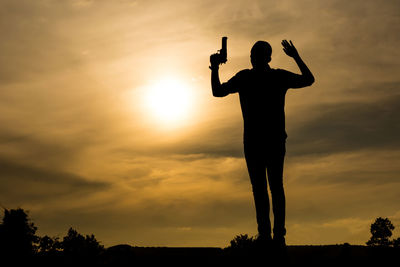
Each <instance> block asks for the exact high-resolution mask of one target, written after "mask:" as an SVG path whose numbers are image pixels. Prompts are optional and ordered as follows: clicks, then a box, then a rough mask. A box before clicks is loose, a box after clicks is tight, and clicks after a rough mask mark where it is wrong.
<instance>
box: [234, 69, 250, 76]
mask: <svg viewBox="0 0 400 267" xmlns="http://www.w3.org/2000/svg"><path fill="white" fill-rule="evenodd" d="M250 72H251V70H250V69H243V70H240V71H239V72H238V73H236V75H246V74H249V73H250Z"/></svg>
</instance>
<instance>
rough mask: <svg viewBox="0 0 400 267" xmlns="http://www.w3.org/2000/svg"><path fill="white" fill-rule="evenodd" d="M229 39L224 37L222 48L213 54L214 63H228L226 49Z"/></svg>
mask: <svg viewBox="0 0 400 267" xmlns="http://www.w3.org/2000/svg"><path fill="white" fill-rule="evenodd" d="M227 39H228V37H225V36H224V37H222V48H221V49H220V50H218V52H217V53H215V54H212V55H211V58H210V60H211V61H212V62H214V63H217V64H218V65H219V64H222V63H226V61H227V49H226V41H227Z"/></svg>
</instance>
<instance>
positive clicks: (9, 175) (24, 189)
mask: <svg viewBox="0 0 400 267" xmlns="http://www.w3.org/2000/svg"><path fill="white" fill-rule="evenodd" d="M0 173H1V175H0V182H1V184H2V187H1V189H0V191H1V195H2V202H3V203H2V204H3V205H8V203H10V205H15V204H16V203H19V205H26V204H33V203H40V202H43V201H52V200H54V199H59V198H64V199H65V198H71V197H78V196H82V195H86V194H91V193H94V192H97V191H101V190H106V189H107V188H108V187H109V184H107V183H105V182H99V181H90V180H88V179H85V178H84V177H81V176H79V175H76V174H73V173H69V172H62V171H57V170H54V169H52V168H51V166H48V167H47V168H39V167H34V166H29V165H25V164H21V163H19V162H13V161H11V160H9V159H5V158H0Z"/></svg>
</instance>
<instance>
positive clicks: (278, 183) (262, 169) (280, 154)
mask: <svg viewBox="0 0 400 267" xmlns="http://www.w3.org/2000/svg"><path fill="white" fill-rule="evenodd" d="M244 153H245V158H246V163H247V169H248V171H249V176H250V181H251V184H252V187H253V195H254V203H255V207H256V215H257V224H258V233H259V236H260V237H261V238H270V237H271V221H270V219H269V209H270V208H269V197H268V185H267V176H266V171H267V174H268V183H269V186H270V190H271V195H272V210H273V213H274V231H273V232H274V239H275V238H283V237H284V236H285V234H286V229H285V192H284V190H283V163H284V158H285V153H286V144H285V140H282V141H275V142H265V141H262V142H257V141H255V140H251V141H246V140H245V141H244Z"/></svg>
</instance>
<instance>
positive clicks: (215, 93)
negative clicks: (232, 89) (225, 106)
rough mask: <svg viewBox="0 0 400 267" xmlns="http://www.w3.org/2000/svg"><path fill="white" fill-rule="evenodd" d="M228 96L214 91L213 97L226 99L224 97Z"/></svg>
mask: <svg viewBox="0 0 400 267" xmlns="http://www.w3.org/2000/svg"><path fill="white" fill-rule="evenodd" d="M226 95H227V94H224V93H222V92H214V91H213V96H214V97H224V96H226Z"/></svg>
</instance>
